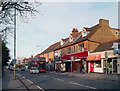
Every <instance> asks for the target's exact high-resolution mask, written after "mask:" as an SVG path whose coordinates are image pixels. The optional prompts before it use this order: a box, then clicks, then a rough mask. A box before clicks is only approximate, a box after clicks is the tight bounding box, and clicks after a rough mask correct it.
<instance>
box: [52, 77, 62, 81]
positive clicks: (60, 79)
mask: <svg viewBox="0 0 120 91" xmlns="http://www.w3.org/2000/svg"><path fill="white" fill-rule="evenodd" d="M52 78H53V79H56V80H58V81H63V80H61V79H58V78H55V77H52Z"/></svg>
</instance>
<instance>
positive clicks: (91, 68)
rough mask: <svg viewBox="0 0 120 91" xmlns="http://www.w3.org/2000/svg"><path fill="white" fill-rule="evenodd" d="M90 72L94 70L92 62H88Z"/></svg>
mask: <svg viewBox="0 0 120 91" xmlns="http://www.w3.org/2000/svg"><path fill="white" fill-rule="evenodd" d="M90 72H94V62H90Z"/></svg>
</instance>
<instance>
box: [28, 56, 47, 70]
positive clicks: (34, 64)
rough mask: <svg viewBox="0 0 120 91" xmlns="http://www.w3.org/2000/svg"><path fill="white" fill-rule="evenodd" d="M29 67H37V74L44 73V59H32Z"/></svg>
mask: <svg viewBox="0 0 120 91" xmlns="http://www.w3.org/2000/svg"><path fill="white" fill-rule="evenodd" d="M30 67H37V68H38V70H39V72H46V61H45V57H37V58H33V59H32V60H31V62H30Z"/></svg>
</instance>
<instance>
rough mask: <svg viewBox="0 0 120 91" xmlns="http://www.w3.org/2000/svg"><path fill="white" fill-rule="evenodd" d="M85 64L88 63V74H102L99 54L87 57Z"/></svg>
mask: <svg viewBox="0 0 120 91" xmlns="http://www.w3.org/2000/svg"><path fill="white" fill-rule="evenodd" d="M86 62H87V63H88V73H92V72H99V73H103V65H102V63H103V62H102V61H101V53H94V54H90V55H88V57H87V59H86Z"/></svg>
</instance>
